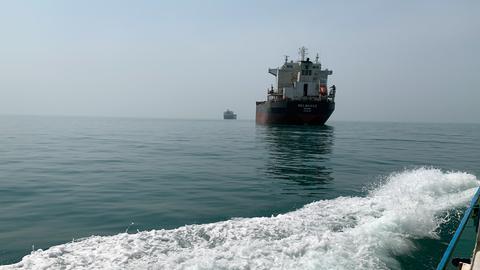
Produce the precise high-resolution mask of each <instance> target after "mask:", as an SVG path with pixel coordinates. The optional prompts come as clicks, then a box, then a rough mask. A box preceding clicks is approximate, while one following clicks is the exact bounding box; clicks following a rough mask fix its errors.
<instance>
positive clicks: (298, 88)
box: [268, 47, 335, 101]
mask: <svg viewBox="0 0 480 270" xmlns="http://www.w3.org/2000/svg"><path fill="white" fill-rule="evenodd" d="M299 52H300V60H299V61H297V62H293V61H290V62H289V61H288V56H285V62H284V64H283V65H282V66H281V67H278V68H270V69H269V70H268V72H269V73H270V74H272V75H274V76H276V87H275V88H274V87H273V86H272V87H271V88H270V89H269V90H268V99H269V100H278V99H288V100H304V99H320V100H326V99H329V98H330V99H332V101H333V98H334V95H335V90H334V89H332V90H333V91H332V90H331V91H330V93H329V91H328V88H327V78H328V75H331V74H332V71H331V70H328V69H323V70H322V64H321V63H320V62H319V57H318V54H317V57H316V60H315V62H311V61H310V59H309V58H306V59H305V56H306V48H305V47H302V48H300V50H299Z"/></svg>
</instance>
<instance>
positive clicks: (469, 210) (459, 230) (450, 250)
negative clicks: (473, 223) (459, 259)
mask: <svg viewBox="0 0 480 270" xmlns="http://www.w3.org/2000/svg"><path fill="white" fill-rule="evenodd" d="M479 198H480V187H479V188H477V191H476V192H475V195H474V196H473V198H472V200H471V202H470V205H469V206H468V208H467V210H466V211H465V214H464V215H463V217H462V220H461V221H460V224H459V225H458V227H457V230H456V231H455V234H454V235H453V237H452V240H450V243H449V244H448V247H447V249H446V250H445V252H444V253H443V256H442V259H441V260H440V263H439V264H438V266H437V270H444V269H446V267H447V264H448V261H449V259H450V257H451V256H452V253H453V250H454V249H455V246H456V245H457V242H458V240H459V238H460V235H461V234H462V232H463V230H464V229H465V225H466V224H467V222H468V220H469V218H470V216H471V215H472V213H473V209H474V208H475V206H476V205H477V204H478V200H479Z"/></svg>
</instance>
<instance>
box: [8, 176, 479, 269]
mask: <svg viewBox="0 0 480 270" xmlns="http://www.w3.org/2000/svg"><path fill="white" fill-rule="evenodd" d="M478 185H479V182H478V180H477V179H476V177H475V176H473V175H471V174H467V173H462V172H442V171H440V170H438V169H430V168H421V169H416V170H409V171H404V172H401V173H395V174H392V175H390V176H389V177H387V178H386V180H385V182H384V183H383V184H382V185H379V187H377V188H375V189H373V190H372V191H371V192H370V193H369V194H368V195H367V196H366V197H339V198H336V199H333V200H323V201H318V202H314V203H311V204H308V205H306V206H304V207H303V208H301V209H299V210H296V211H293V212H289V213H287V214H283V215H278V216H274V217H259V218H237V219H232V220H228V221H224V222H217V223H212V224H203V225H189V226H184V227H180V228H178V229H174V230H153V231H147V232H139V233H136V234H126V233H122V234H118V235H114V236H108V237H101V236H92V237H89V238H86V239H83V240H81V241H79V242H74V243H67V244H63V245H59V246H54V247H51V248H49V249H48V250H45V251H42V250H38V251H35V252H32V254H30V255H27V256H25V257H24V258H23V259H22V261H21V262H19V263H17V264H14V265H9V266H3V267H0V269H2V270H5V269H387V268H399V265H398V263H397V262H396V261H395V260H394V256H395V255H399V254H405V253H408V252H411V251H412V249H413V248H414V247H413V246H412V242H411V240H413V239H419V238H427V237H428V238H435V237H437V230H438V228H439V226H440V225H441V224H442V223H444V222H446V220H447V219H448V216H447V212H448V210H451V209H454V208H457V207H461V206H466V204H467V203H468V202H469V200H470V198H471V197H472V196H473V193H474V191H475V188H476V187H477V186H478Z"/></svg>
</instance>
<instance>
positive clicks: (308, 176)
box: [257, 126, 334, 194]
mask: <svg viewBox="0 0 480 270" xmlns="http://www.w3.org/2000/svg"><path fill="white" fill-rule="evenodd" d="M257 135H258V137H260V140H261V141H262V142H263V143H264V145H265V146H266V148H267V149H266V150H267V151H266V152H267V153H268V159H267V161H266V164H265V166H264V169H265V173H266V174H267V175H268V177H270V178H273V179H280V180H288V181H285V183H286V184H287V185H291V184H295V185H296V186H297V187H296V188H297V189H298V185H300V186H301V187H302V189H304V190H311V191H312V192H311V193H312V194H313V193H318V191H319V190H321V189H325V188H326V187H325V185H326V184H327V183H329V182H331V181H332V179H333V177H332V176H331V174H332V169H331V167H330V166H329V165H328V160H329V158H330V153H331V151H332V145H333V142H334V128H333V127H331V126H321V127H318V126H257Z"/></svg>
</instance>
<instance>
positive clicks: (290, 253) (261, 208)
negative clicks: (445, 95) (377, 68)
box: [0, 116, 480, 270]
mask: <svg viewBox="0 0 480 270" xmlns="http://www.w3.org/2000/svg"><path fill="white" fill-rule="evenodd" d="M479 158H480V125H479V124H460V123H448V124H447V123H442V124H440V123H437V124H433V123H388V122H341V121H330V122H328V123H327V125H325V126H320V127H315V126H262V125H256V124H255V122H254V121H253V120H173V119H140V118H138V119H137V118H100V117H50V116H0V265H2V266H0V269H2V270H5V269H432V268H435V266H436V265H437V264H438V262H439V260H440V258H441V256H442V254H443V252H444V250H445V249H446V247H447V245H448V242H449V240H450V238H451V236H452V234H453V232H454V230H455V228H456V226H457V224H458V223H459V219H460V218H461V216H462V213H463V211H464V210H465V208H466V206H467V205H468V203H469V201H470V199H471V197H472V195H473V194H474V192H475V190H476V188H477V187H478V186H479V184H480V182H479V177H480V166H479V165H480V160H479Z"/></svg>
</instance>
